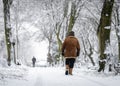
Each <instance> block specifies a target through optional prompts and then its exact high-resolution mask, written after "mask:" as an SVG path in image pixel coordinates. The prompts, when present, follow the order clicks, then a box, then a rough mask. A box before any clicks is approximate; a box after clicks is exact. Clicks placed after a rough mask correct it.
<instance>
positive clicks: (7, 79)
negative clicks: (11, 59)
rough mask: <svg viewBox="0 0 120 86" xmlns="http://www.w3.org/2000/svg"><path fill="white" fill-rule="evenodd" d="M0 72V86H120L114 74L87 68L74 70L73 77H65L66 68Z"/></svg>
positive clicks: (18, 69) (23, 68)
mask: <svg viewBox="0 0 120 86" xmlns="http://www.w3.org/2000/svg"><path fill="white" fill-rule="evenodd" d="M0 70H1V71H0V77H1V75H2V78H0V86H16V85H17V86H69V85H70V86H80V85H81V86H88V85H89V86H118V85H119V81H120V76H119V75H117V76H115V75H114V73H102V72H101V73H98V72H97V71H96V70H90V69H86V68H74V70H73V75H64V70H65V68H64V67H35V68H32V67H24V66H17V67H16V66H14V67H10V68H0ZM3 71H4V72H3ZM3 77H4V78H3Z"/></svg>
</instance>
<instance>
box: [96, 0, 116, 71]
mask: <svg viewBox="0 0 120 86" xmlns="http://www.w3.org/2000/svg"><path fill="white" fill-rule="evenodd" d="M113 3H114V0H105V2H104V4H103V9H102V13H101V19H100V24H99V26H98V38H99V47H100V60H103V59H106V57H107V54H105V49H106V46H107V45H108V44H109V43H110V31H111V29H110V26H111V15H112V8H113ZM106 27H109V29H107V28H106ZM104 67H105V64H104V61H100V68H99V72H100V71H101V70H104Z"/></svg>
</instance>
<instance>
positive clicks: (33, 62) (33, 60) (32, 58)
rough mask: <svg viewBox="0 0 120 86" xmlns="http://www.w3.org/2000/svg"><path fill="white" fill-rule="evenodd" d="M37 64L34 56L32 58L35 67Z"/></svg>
mask: <svg viewBox="0 0 120 86" xmlns="http://www.w3.org/2000/svg"><path fill="white" fill-rule="evenodd" d="M35 62H36V58H35V57H34V56H33V58H32V63H33V67H35Z"/></svg>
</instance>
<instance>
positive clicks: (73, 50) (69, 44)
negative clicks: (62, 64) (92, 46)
mask: <svg viewBox="0 0 120 86" xmlns="http://www.w3.org/2000/svg"><path fill="white" fill-rule="evenodd" d="M62 52H64V57H65V58H76V57H77V52H80V45H79V42H78V40H77V38H76V37H74V36H68V37H66V39H65V40H64V42H63V44H62Z"/></svg>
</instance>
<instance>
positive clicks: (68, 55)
mask: <svg viewBox="0 0 120 86" xmlns="http://www.w3.org/2000/svg"><path fill="white" fill-rule="evenodd" d="M79 53H80V44H79V41H78V39H77V38H76V37H75V34H74V32H73V31H70V32H69V34H68V36H67V37H66V38H65V40H64V42H63V44H62V56H64V57H65V65H66V70H65V75H68V74H70V75H72V71H73V67H74V63H75V59H76V57H77V56H79Z"/></svg>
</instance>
